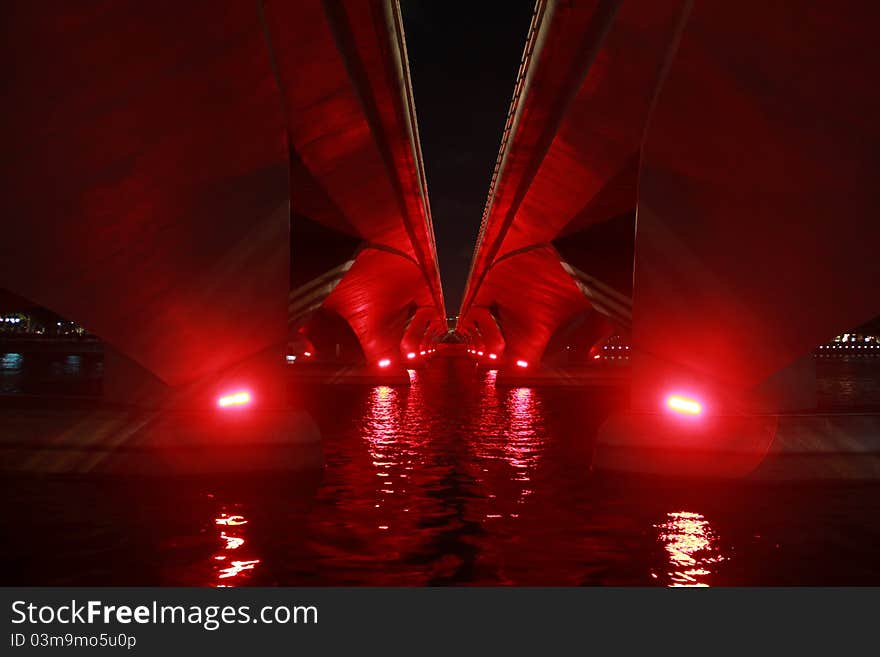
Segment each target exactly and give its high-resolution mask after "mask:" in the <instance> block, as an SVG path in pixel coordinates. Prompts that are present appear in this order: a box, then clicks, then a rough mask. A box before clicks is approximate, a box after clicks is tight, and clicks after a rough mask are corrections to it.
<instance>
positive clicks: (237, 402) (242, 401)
mask: <svg viewBox="0 0 880 657" xmlns="http://www.w3.org/2000/svg"><path fill="white" fill-rule="evenodd" d="M250 403H251V393H249V392H248V391H247V390H239V391H238V392H232V393H229V394H228V395H222V396H221V397H219V398H218V399H217V406H218V407H219V408H236V407H240V406H247V405H248V404H250Z"/></svg>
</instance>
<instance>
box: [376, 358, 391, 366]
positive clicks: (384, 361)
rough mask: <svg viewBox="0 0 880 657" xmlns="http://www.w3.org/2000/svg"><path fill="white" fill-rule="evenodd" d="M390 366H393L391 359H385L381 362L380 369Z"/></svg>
mask: <svg viewBox="0 0 880 657" xmlns="http://www.w3.org/2000/svg"><path fill="white" fill-rule="evenodd" d="M389 365H391V359H390V358H383V359H382V360H380V361H379V367H388V366H389Z"/></svg>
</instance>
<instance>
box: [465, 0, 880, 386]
mask: <svg viewBox="0 0 880 657" xmlns="http://www.w3.org/2000/svg"><path fill="white" fill-rule="evenodd" d="M592 5H595V6H592ZM592 5H591V3H579V4H578V5H577V6H572V7H569V6H567V5H565V3H560V6H559V7H557V9H556V13H555V14H553V15H552V17H551V19H550V22H549V23H547V24H546V25H545V26H544V28H543V30H544V36H545V39H544V43H545V44H547V45H545V47H544V50H543V54H542V56H541V57H539V58H535V59H533V62H532V64H531V67H530V71H529V73H530V77H529V85H528V86H527V93H526V96H525V98H524V99H523V100H522V101H521V102H520V105H521V110H520V117H519V124H518V128H517V131H516V132H515V134H514V136H513V138H512V142H511V144H510V146H509V147H508V153H507V161H506V164H505V167H504V168H503V169H502V172H501V178H500V180H499V181H498V183H497V184H496V187H495V192H494V199H493V205H492V208H491V211H490V214H489V216H488V221H487V224H486V226H485V230H484V234H483V241H482V244H481V249H480V251H479V253H478V254H477V256H476V260H475V265H474V270H473V273H472V277H471V279H470V281H469V285H468V290H467V293H466V299H465V304H464V306H463V309H462V324H463V326H464V327H465V330H467V326H468V323H469V322H470V321H471V315H470V313H471V312H472V311H471V307H476V306H487V305H490V304H492V303H496V302H497V303H499V304H501V305H502V307H503V306H504V305H508V306H511V308H515V307H517V306H518V305H519V304H520V300H522V305H521V306H520V307H521V308H522V310H521V311H520V314H521V315H522V316H523V317H526V318H527V319H526V321H525V322H524V323H522V324H520V325H517V327H516V330H515V334H516V335H517V338H516V340H517V341H518V342H521V344H520V346H518V349H519V350H522V351H528V350H533V351H536V352H537V351H539V350H540V348H541V345H542V344H544V343H545V342H546V336H547V333H548V331H553V330H554V328H555V327H558V325H559V322H560V321H561V319H560V318H562V317H564V316H565V315H566V314H567V313H568V312H569V311H570V309H571V308H572V306H571V305H570V302H569V301H566V300H563V298H564V297H565V295H564V294H563V295H560V294H559V293H558V291H557V289H556V288H557V286H559V287H565V285H564V284H562V283H560V282H558V278H559V274H558V272H557V265H556V264H555V263H554V262H552V260H551V259H546V261H545V262H544V263H543V264H539V262H538V261H537V260H526V259H527V258H528V259H530V258H532V257H533V256H532V255H530V254H529V255H521V256H515V257H512V258H509V259H508V260H504V261H500V263H499V258H503V257H504V256H505V254H507V253H510V252H511V251H516V250H517V249H523V248H525V247H528V246H529V245H533V244H538V245H539V244H542V243H546V242H547V241H549V240H551V239H553V238H555V237H556V236H557V235H559V234H565V233H567V232H571V231H572V230H575V229H578V228H582V227H585V226H589V225H590V224H591V223H593V222H597V221H602V220H604V219H608V218H610V217H613V216H615V213H616V212H618V211H620V210H621V209H622V208H625V207H626V206H627V204H632V205H631V206H630V207H632V206H633V205H635V204H636V203H637V205H638V215H637V234H636V260H635V271H634V299H633V301H634V307H633V340H634V347H635V351H636V353H637V354H638V353H650V354H651V355H652V357H653V358H656V359H657V360H658V361H659V362H661V363H662V366H660V368H659V369H658V368H657V366H656V365H652V366H651V367H646V368H645V369H643V370H642V371H640V372H639V373H638V376H637V380H639V384H638V385H639V386H640V387H641V388H644V387H645V386H647V387H650V386H651V385H652V383H651V382H652V381H653V382H654V384H656V383H657V382H658V381H661V380H668V379H669V378H670V377H672V378H676V376H678V377H679V378H681V379H683V380H694V379H700V378H702V379H705V380H706V381H707V382H709V384H710V385H714V384H718V385H722V386H726V387H727V388H729V389H730V390H731V391H734V392H735V391H737V390H739V391H744V390H746V389H748V388H751V387H752V386H754V385H756V384H757V383H759V382H761V381H762V380H764V379H766V378H767V377H768V376H769V375H770V374H772V373H773V372H775V371H778V370H780V369H781V368H784V367H785V366H787V365H788V364H790V363H792V362H793V361H794V360H796V359H797V358H798V357H799V356H801V355H802V354H804V353H806V352H808V351H809V350H810V349H812V348H814V347H815V345H817V344H818V343H819V342H821V341H823V340H825V339H828V338H829V337H830V336H833V335H834V334H835V333H836V332H839V331H843V330H846V329H848V328H851V327H853V326H855V325H858V324H859V323H861V322H864V321H866V320H868V319H870V318H871V317H873V316H876V315H877V314H878V313H880V293H878V291H877V287H876V285H874V284H873V283H872V281H876V280H877V279H878V277H880V258H878V257H877V254H876V249H877V244H880V222H878V221H871V220H869V219H868V217H870V216H872V215H873V214H874V213H875V211H876V207H877V200H878V199H877V192H876V185H875V179H876V176H877V173H878V170H880V167H878V162H877V155H876V153H877V152H878V146H880V143H878V142H880V131H878V128H877V122H876V117H877V116H878V110H880V91H878V88H877V86H876V84H874V82H873V78H874V77H875V70H876V67H877V63H878V62H877V57H876V56H874V55H873V54H872V53H873V52H874V51H873V49H872V45H871V44H872V43H873V40H874V33H873V32H874V30H873V26H874V25H876V22H877V19H878V18H880V16H878V12H880V10H878V9H877V8H876V5H875V4H874V3H870V2H867V1H865V2H854V3H851V4H850V5H848V8H847V10H846V11H839V8H835V7H831V6H829V5H827V4H826V3H808V5H807V6H801V5H798V6H797V7H795V6H791V5H778V6H774V7H772V8H768V7H767V6H766V3H759V2H745V3H742V2H740V3H727V2H722V1H720V0H718V1H713V2H700V3H694V7H693V11H692V12H690V14H687V13H685V12H684V10H685V9H686V8H687V4H686V3H682V2H656V3H640V4H638V5H637V6H636V5H635V4H633V3H621V5H620V9H619V11H618V13H617V14H616V16H614V18H613V20H610V21H608V22H607V27H608V29H607V31H606V32H604V33H602V34H599V36H598V37H596V39H597V40H596V41H595V43H597V44H599V45H600V47H599V48H598V49H597V50H596V52H595V55H594V57H593V58H592V60H591V63H590V66H589V68H588V70H587V72H586V75H585V76H584V77H582V78H580V79H577V78H576V77H569V78H566V75H567V72H570V68H571V62H572V61H574V60H575V59H576V58H577V52H578V47H579V44H588V43H590V35H593V36H594V37H595V36H596V34H597V32H596V30H595V29H594V28H595V23H596V21H598V20H599V19H600V18H601V17H602V16H601V14H600V12H599V11H598V9H597V8H596V7H598V6H599V5H598V3H592ZM679 19H681V23H680V24H681V26H682V27H683V32H682V39H681V42H680V47H678V48H677V49H676V46H677V45H678V42H677V41H676V34H677V32H676V26H677V25H678V21H679ZM667 64H668V76H665V77H664V75H665V73H666V72H667V69H666V65H667ZM566 79H568V80H569V81H571V80H576V84H575V86H573V87H571V86H569V87H567V86H566V85H565V84H564V83H563V81H564V80H566ZM657 90H659V97H658V99H657V101H656V107H655V108H654V109H653V113H652V108H653V107H654V106H653V105H652V98H654V96H655V92H657ZM567 91H570V92H572V93H573V95H572V96H571V97H570V102H562V101H563V100H565V95H566V92H567ZM554 107H556V108H558V107H563V108H564V109H563V110H562V111H560V112H559V113H557V114H554V113H553V108H554ZM554 121H555V122H554ZM548 126H549V127H548ZM548 134H549V138H547V135H548ZM542 139H543V141H542ZM642 146H643V147H644V150H643V155H642V159H641V169H640V175H639V179H638V197H637V198H636V197H635V196H634V195H633V194H632V189H633V187H631V186H630V185H628V184H620V183H621V179H620V178H619V177H616V174H617V172H619V171H621V169H622V168H623V167H624V166H625V163H626V162H627V161H628V160H631V158H633V157H634V156H637V154H638V153H639V151H640V149H641V148H642ZM624 182H625V181H624ZM617 185H620V186H619V187H617ZM627 188H629V190H630V191H627ZM599 197H603V202H602V203H600V204H598V207H597V204H595V199H597V198H599ZM591 204H593V205H592V206H591ZM515 261H521V263H522V266H523V268H525V267H526V266H528V267H529V269H530V270H531V271H530V275H531V276H530V278H531V280H532V281H533V283H531V284H530V288H525V287H524V285H528V283H527V282H526V281H525V280H524V278H523V275H522V274H521V273H520V272H518V271H513V268H511V267H505V266H504V263H508V262H509V263H512V262H515ZM495 263H499V264H495ZM527 263H528V264H527ZM586 273H589V270H587V272H586ZM544 288H547V289H544ZM536 298H540V299H541V301H537V300H536ZM526 304H528V306H527V305H526ZM526 308H528V309H529V310H531V311H532V312H531V313H527V312H526V310H525V309H526ZM510 342H511V340H508V349H510V347H511V345H510ZM636 362H637V363H638V360H637V361H636ZM660 370H665V371H660ZM676 373H678V374H676ZM685 373H686V374H685ZM652 399H653V398H652Z"/></svg>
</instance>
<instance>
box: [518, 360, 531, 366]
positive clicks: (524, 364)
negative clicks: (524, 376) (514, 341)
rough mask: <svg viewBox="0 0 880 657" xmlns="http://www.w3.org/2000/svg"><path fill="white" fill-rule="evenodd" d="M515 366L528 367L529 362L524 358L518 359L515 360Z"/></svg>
mask: <svg viewBox="0 0 880 657" xmlns="http://www.w3.org/2000/svg"><path fill="white" fill-rule="evenodd" d="M516 366H517V367H528V366H529V363H528V361H525V360H518V361H516Z"/></svg>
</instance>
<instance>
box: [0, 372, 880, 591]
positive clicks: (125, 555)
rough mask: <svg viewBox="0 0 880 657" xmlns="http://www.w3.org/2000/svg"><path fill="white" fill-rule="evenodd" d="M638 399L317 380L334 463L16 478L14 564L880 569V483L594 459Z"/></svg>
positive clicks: (767, 576) (176, 581)
mask: <svg viewBox="0 0 880 657" xmlns="http://www.w3.org/2000/svg"><path fill="white" fill-rule="evenodd" d="M62 361H63V359H62ZM3 362H4V363H5V360H4V361H3ZM878 365H880V361H878V360H876V359H875V360H874V361H865V360H862V361H840V362H838V363H836V364H833V365H828V364H827V363H826V364H820V373H824V374H822V376H821V377H820V384H821V385H820V388H822V387H823V386H824V389H825V392H824V393H823V395H824V397H823V399H824V403H825V404H826V405H838V406H844V407H845V406H846V405H847V404H849V405H851V406H852V405H854V406H864V405H866V404H867V405H871V404H873V403H875V402H876V401H880V395H878V396H877V397H876V398H875V397H874V396H873V395H875V394H877V393H878V391H880V385H878V381H880V372H878V370H880V367H878ZM822 368H824V369H822ZM829 368H832V369H831V370H829ZM835 368H836V369H835ZM829 372H832V373H831V374H829ZM847 372H849V373H848V374H847ZM872 372H873V374H872ZM43 375H46V372H45V371H44V372H43ZM58 376H61V377H63V376H64V373H63V368H62V371H61V372H60V373H58ZM847 377H849V379H850V380H849V383H847V380H846V379H847ZM822 381H824V383H822ZM847 395H849V397H847ZM832 402H833V403H832ZM622 403H623V393H622V392H621V391H614V390H605V391H601V392H596V391H592V392H591V391H583V390H581V391H575V390H560V389H555V390H554V389H537V388H536V389H532V388H504V387H499V386H496V385H495V382H494V373H493V372H491V371H490V372H475V371H474V370H473V368H472V367H471V366H470V365H469V364H467V363H466V362H464V361H447V360H442V359H440V360H437V361H435V363H433V364H432V366H431V367H430V368H428V369H426V370H420V371H418V372H414V374H413V385H412V386H411V387H410V388H406V387H388V386H375V387H363V388H354V387H353V388H345V387H335V388H327V389H313V390H310V391H301V392H300V393H298V394H297V395H296V404H297V405H298V406H301V407H303V408H306V409H308V410H309V412H311V413H312V414H313V416H314V417H315V418H316V420H317V421H318V423H319V426H321V429H322V432H323V438H324V449H325V455H326V460H327V465H326V468H325V470H324V471H323V473H319V474H313V475H299V476H293V477H284V478H281V477H273V478H237V479H227V480H216V479H201V480H171V479H167V478H160V479H156V478H152V479H143V480H128V481H126V482H119V481H110V480H91V479H71V478H41V479H31V478H18V477H16V478H12V479H11V480H9V481H7V483H11V484H12V485H11V486H9V488H10V489H11V490H9V492H8V493H7V494H6V495H5V500H6V505H5V507H6V510H7V515H6V518H5V520H6V522H5V523H4V525H5V531H6V534H7V535H6V538H5V540H4V543H3V545H4V548H3V563H4V564H5V568H4V574H3V578H2V583H3V584H82V585H85V584H114V585H125V584H131V585H137V584H140V585H160V584H161V585H214V586H237V585H274V584H282V585H453V584H455V585H459V584H460V585H494V584H505V585H506V584H514V585H594V584H603V585H612V584H621V585H656V586H682V585H685V586H694V585H700V586H716V585H756V584H760V585H782V584H789V585H800V584H880V566H878V564H877V563H876V558H875V549H874V546H875V545H877V544H878V542H880V486H876V485H873V484H870V485H865V484H862V485H755V484H748V485H747V484H714V485H710V484H703V485H695V484H692V483H688V484H659V483H657V482H650V481H645V480H639V479H623V478H618V477H599V476H596V475H593V474H591V473H590V461H591V454H592V439H593V435H594V432H595V429H596V427H597V426H598V425H599V424H600V423H601V421H602V419H603V418H604V417H605V416H606V415H607V414H608V413H609V412H611V410H613V409H614V408H615V407H617V406H619V405H620V404H622Z"/></svg>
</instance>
